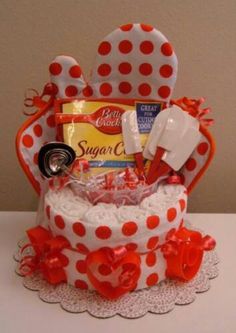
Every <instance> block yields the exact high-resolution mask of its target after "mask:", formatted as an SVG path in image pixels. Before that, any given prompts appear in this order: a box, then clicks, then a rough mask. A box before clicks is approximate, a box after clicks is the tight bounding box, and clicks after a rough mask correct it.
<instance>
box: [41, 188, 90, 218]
mask: <svg viewBox="0 0 236 333" xmlns="http://www.w3.org/2000/svg"><path fill="white" fill-rule="evenodd" d="M45 200H46V202H47V204H49V205H51V206H52V207H53V209H54V211H56V212H57V214H63V215H66V216H67V217H72V218H74V219H75V220H77V219H81V218H82V217H83V215H84V214H85V213H86V211H87V210H88V209H89V207H91V204H90V203H89V202H87V201H85V200H83V199H82V198H80V197H78V196H75V195H74V194H73V192H72V191H71V190H70V189H69V188H65V189H63V190H61V191H49V192H48V193H47V194H46V196H45Z"/></svg>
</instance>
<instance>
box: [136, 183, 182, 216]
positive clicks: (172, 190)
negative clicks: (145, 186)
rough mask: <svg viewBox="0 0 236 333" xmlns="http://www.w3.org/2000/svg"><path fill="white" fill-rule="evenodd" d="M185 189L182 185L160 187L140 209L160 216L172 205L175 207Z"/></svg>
mask: <svg viewBox="0 0 236 333" xmlns="http://www.w3.org/2000/svg"><path fill="white" fill-rule="evenodd" d="M184 190H185V187H184V186H182V185H166V184H165V185H160V186H159V187H158V189H157V192H156V193H154V194H152V195H150V196H149V197H147V198H145V199H144V200H143V201H142V202H141V204H140V207H141V208H143V209H145V210H147V211H149V212H150V213H151V214H158V213H159V212H160V213H161V212H163V211H166V210H167V209H168V208H169V207H170V205H172V206H173V205H175V204H176V203H177V202H178V200H179V198H180V197H181V195H182V194H183V192H184Z"/></svg>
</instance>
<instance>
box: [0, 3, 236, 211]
mask: <svg viewBox="0 0 236 333" xmlns="http://www.w3.org/2000/svg"><path fill="white" fill-rule="evenodd" d="M128 22H144V23H149V24H151V25H154V26H155V27H157V28H158V29H159V30H161V31H162V32H163V33H164V34H165V35H166V36H167V38H168V39H169V40H170V41H171V42H172V44H173V45H174V47H175V50H176V53H177V56H178V58H179V75H178V80H177V86H176V89H175V94H174V95H175V97H180V96H183V95H187V96H191V97H193V96H195V97H198V96H206V97H207V101H208V104H209V105H210V106H212V108H213V110H214V118H215V120H216V125H215V126H214V128H213V129H212V132H213V134H214V136H215V138H216V141H217V156H216V158H215V160H214V162H213V164H212V165H211V167H210V169H209V171H208V172H207V175H206V176H205V177H204V179H203V180H202V181H201V183H200V184H199V186H198V187H197V189H195V191H194V192H193V194H192V195H191V198H190V205H189V210H190V211H192V212H228V213H229V212H236V192H235V190H236V172H235V171H236V170H235V166H236V154H235V146H236V135H235V129H236V109H235V106H236V98H235V96H236V89H235V78H236V65H235V64H236V38H235V34H236V1H235V0H224V1H220V0H198V1H194V0H189V1H188V0H185V1H184V0H179V1H178V0H175V1H174V0H161V1H159V0H146V1H141V0H136V1H132V0H110V1H109V0H86V1H82V0H77V1H76V0H67V1H66V0H64V1H63V0H58V1H56V0H37V1H36V0H34V1H29V0H28V1H27V0H1V1H0V31H1V43H0V47H1V53H0V57H1V59H0V61H1V73H0V80H1V94H0V98H1V111H0V124H1V132H0V135H1V141H0V143H1V146H0V147H1V155H0V156H1V169H0V170H1V175H0V210H33V209H35V208H36V205H37V198H36V195H35V193H34V191H33V189H32V188H31V186H30V185H29V183H28V181H27V180H26V177H25V176H24V174H23V172H22V171H21V169H20V167H19V165H18V162H17V159H16V156H15V150H14V136H15V133H16V131H17V129H18V127H19V126H20V125H21V124H22V122H23V121H24V119H25V117H24V116H23V115H22V112H21V111H22V102H23V94H24V90H25V89H26V88H28V87H35V88H38V89H41V87H42V86H43V85H44V83H45V82H47V80H48V73H47V68H48V64H49V63H50V61H51V60H52V59H53V57H54V56H55V55H58V54H68V55H72V56H74V57H77V58H78V59H79V62H80V63H81V65H82V66H83V68H84V71H85V73H89V71H90V68H91V66H92V63H93V58H94V54H95V50H96V45H97V44H98V42H99V40H100V39H102V38H103V37H104V36H105V35H106V34H108V33H109V32H111V31H112V30H113V29H115V28H116V27H118V26H119V25H121V24H124V23H128Z"/></svg>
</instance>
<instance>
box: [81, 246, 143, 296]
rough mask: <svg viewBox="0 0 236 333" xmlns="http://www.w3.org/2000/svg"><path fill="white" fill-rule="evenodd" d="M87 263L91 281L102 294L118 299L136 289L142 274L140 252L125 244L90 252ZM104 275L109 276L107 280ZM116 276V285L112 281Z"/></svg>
mask: <svg viewBox="0 0 236 333" xmlns="http://www.w3.org/2000/svg"><path fill="white" fill-rule="evenodd" d="M86 263H87V276H88V278H89V280H90V282H91V283H92V285H93V286H94V288H95V289H96V290H97V291H98V292H99V293H100V294H101V295H103V296H104V297H106V298H108V299H117V298H119V297H120V296H122V295H124V294H126V293H127V292H129V291H131V290H134V289H135V287H136V285H137V282H138V280H139V277H140V274H141V269H140V264H141V259H140V256H139V254H138V253H137V252H134V251H128V250H127V249H126V248H125V247H124V246H119V247H117V248H114V249H112V248H108V247H106V248H100V249H99V250H97V251H93V252H90V253H89V254H88V256H87V258H86ZM101 268H102V269H101ZM101 271H102V278H101ZM109 275H110V277H111V278H110V279H109ZM104 276H106V277H107V278H106V280H104ZM114 276H115V280H116V284H115V285H114V284H112V283H111V281H114Z"/></svg>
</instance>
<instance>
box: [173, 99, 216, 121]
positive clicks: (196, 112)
mask: <svg viewBox="0 0 236 333" xmlns="http://www.w3.org/2000/svg"><path fill="white" fill-rule="evenodd" d="M204 102H205V98H203V97H201V98H199V99H191V98H187V97H183V98H180V99H177V100H171V104H174V105H177V106H179V107H180V108H181V109H183V110H185V111H187V112H188V113H189V114H190V115H191V116H192V117H194V118H197V119H198V120H199V122H200V124H201V125H202V126H203V127H208V126H211V125H213V124H214V119H208V118H207V119H205V118H204V117H205V116H206V115H207V114H209V113H210V112H211V109H210V108H205V109H201V108H200V106H201V104H202V103H204Z"/></svg>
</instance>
